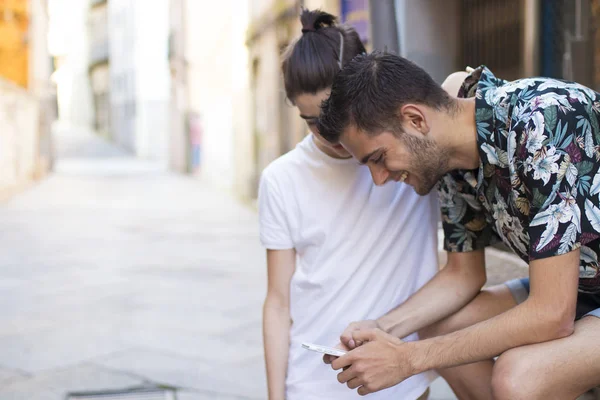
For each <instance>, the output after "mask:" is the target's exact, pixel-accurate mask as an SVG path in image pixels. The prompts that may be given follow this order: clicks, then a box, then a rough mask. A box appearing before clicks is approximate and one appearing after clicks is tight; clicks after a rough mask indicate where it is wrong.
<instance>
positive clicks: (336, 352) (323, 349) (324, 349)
mask: <svg viewBox="0 0 600 400" xmlns="http://www.w3.org/2000/svg"><path fill="white" fill-rule="evenodd" d="M302 347H303V348H305V349H306V350H311V351H316V352H317V353H322V354H329V355H330V356H336V357H341V356H343V355H344V354H346V351H344V350H340V349H336V348H334V347H328V346H321V345H318V344H312V343H302Z"/></svg>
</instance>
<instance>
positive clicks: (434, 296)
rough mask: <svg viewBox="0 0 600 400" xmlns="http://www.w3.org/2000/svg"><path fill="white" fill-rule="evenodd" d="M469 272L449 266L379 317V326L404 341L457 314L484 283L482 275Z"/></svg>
mask: <svg viewBox="0 0 600 400" xmlns="http://www.w3.org/2000/svg"><path fill="white" fill-rule="evenodd" d="M468 272H469V271H465V270H464V269H460V268H451V267H449V266H448V267H446V268H444V269H442V270H441V271H440V272H438V273H437V275H436V276H435V277H433V278H432V279H431V281H429V282H428V283H427V284H426V285H425V286H423V287H422V288H421V289H420V290H419V291H418V292H417V293H415V294H414V295H413V296H412V297H410V298H409V299H408V300H407V301H406V302H404V303H402V304H401V305H400V306H398V307H396V308H395V309H394V310H392V311H390V312H389V313H387V314H386V315H384V316H382V317H381V318H379V319H378V320H377V322H378V324H379V326H380V327H381V329H382V330H384V331H386V332H388V333H389V334H391V335H393V336H396V337H398V338H403V337H406V336H408V335H410V334H411V333H414V332H416V331H418V330H420V329H423V328H425V327H426V326H429V325H431V324H433V323H435V322H437V321H439V320H441V319H443V318H445V317H447V316H449V315H451V314H453V313H455V312H457V311H458V310H460V309H461V308H462V307H464V306H465V305H466V304H467V303H468V302H469V301H471V300H472V299H473V298H474V297H475V296H476V295H477V294H478V293H479V291H480V290H481V288H482V287H483V285H484V283H485V274H482V275H481V277H480V276H477V274H473V273H472V271H471V273H468Z"/></svg>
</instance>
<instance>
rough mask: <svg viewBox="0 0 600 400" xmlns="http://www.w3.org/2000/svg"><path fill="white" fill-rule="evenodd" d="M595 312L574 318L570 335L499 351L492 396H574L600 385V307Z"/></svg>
mask: <svg viewBox="0 0 600 400" xmlns="http://www.w3.org/2000/svg"><path fill="white" fill-rule="evenodd" d="M597 315H598V317H594V316H587V317H584V318H582V319H581V320H579V321H577V322H576V323H575V332H574V333H573V334H572V335H571V336H569V337H566V338H562V339H558V340H552V341H550V342H545V343H538V344H534V345H529V346H522V347H517V348H514V349H511V350H508V351H507V352H505V353H504V354H502V355H501V356H500V357H499V358H498V360H497V361H496V364H495V366H494V368H493V374H492V390H493V393H494V396H495V398H496V399H498V400H503V399H510V400H520V399H528V400H535V399H544V400H553V399H557V400H562V399H575V398H576V397H577V396H579V395H581V394H583V393H585V392H586V391H587V390H589V389H591V388H593V387H595V386H598V385H600V342H599V341H598V338H599V337H600V310H598V313H597Z"/></svg>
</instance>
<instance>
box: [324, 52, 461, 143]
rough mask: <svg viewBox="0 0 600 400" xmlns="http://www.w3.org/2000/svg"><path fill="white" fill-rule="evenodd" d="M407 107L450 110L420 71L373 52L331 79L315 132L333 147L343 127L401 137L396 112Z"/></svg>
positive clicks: (403, 61)
mask: <svg viewBox="0 0 600 400" xmlns="http://www.w3.org/2000/svg"><path fill="white" fill-rule="evenodd" d="M407 103H415V104H423V105H427V106H429V107H432V108H435V109H443V108H447V109H451V108H452V106H453V104H454V102H453V100H452V98H451V97H450V96H449V95H448V93H447V92H446V91H444V90H443V89H442V88H441V86H440V85H438V84H437V83H436V82H435V81H434V80H433V78H431V76H429V74H428V73H427V72H425V70H423V69H422V68H421V67H419V66H418V65H416V64H414V63H412V62H410V61H409V60H407V59H405V58H403V57H399V56H396V55H394V54H390V53H386V52H379V51H375V52H372V53H370V54H361V55H358V56H356V57H355V58H354V59H353V60H352V61H350V62H349V63H348V64H347V65H346V66H345V67H344V69H343V70H341V71H340V72H339V73H338V75H337V76H336V78H335V80H334V82H333V85H332V86H331V95H330V96H329V98H328V99H327V100H325V101H324V102H323V104H322V106H321V116H320V118H319V123H318V129H319V133H320V134H321V135H322V136H323V137H324V138H325V139H327V140H328V141H329V142H331V143H337V142H338V141H339V139H340V136H341V135H342V133H343V132H344V130H345V129H346V128H348V126H350V125H353V126H355V127H356V128H357V129H359V130H361V131H363V132H365V133H367V134H371V135H376V134H379V133H381V132H383V131H392V132H394V133H398V134H399V133H401V132H402V127H401V126H402V125H401V122H402V121H401V117H400V116H399V115H398V111H399V109H400V107H402V106H403V105H404V104H407Z"/></svg>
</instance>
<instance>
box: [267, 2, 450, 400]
mask: <svg viewBox="0 0 600 400" xmlns="http://www.w3.org/2000/svg"><path fill="white" fill-rule="evenodd" d="M300 19H301V22H302V35H301V36H300V37H299V38H298V39H297V41H295V42H294V43H293V44H292V45H291V46H290V47H289V48H288V49H287V50H286V52H285V54H284V60H283V63H282V70H283V77H284V81H285V88H286V94H287V97H288V98H289V99H290V101H291V102H292V103H293V104H294V105H295V106H296V107H297V108H298V111H299V113H300V117H301V118H303V119H304V120H306V123H307V124H308V128H309V130H310V131H311V132H310V133H309V134H308V135H307V136H306V138H305V139H304V140H303V141H302V142H301V143H299V144H298V145H297V146H296V148H295V149H294V150H292V151H290V152H289V153H287V154H286V155H284V156H282V157H280V158H279V159H277V160H275V161H274V162H273V163H271V164H270V165H269V166H268V167H267V168H266V169H265V170H264V172H263V174H262V177H261V183H260V191H259V213H260V237H261V242H262V244H263V246H264V247H265V248H266V249H267V268H268V291H267V296H266V299H265V303H264V324H263V325H264V347H265V359H266V365H267V380H268V391H269V399H270V400H283V399H288V400H317V399H319V400H321V399H357V398H359V397H360V396H359V395H358V394H357V393H356V391H354V390H350V389H349V388H348V387H346V386H345V385H341V384H340V383H338V382H337V379H336V372H335V371H333V370H332V369H331V368H330V366H328V365H325V364H324V363H323V361H322V358H321V355H319V354H318V353H315V352H311V351H308V350H305V349H303V348H302V346H301V344H302V343H303V342H310V343H315V344H320V345H328V346H333V345H335V344H337V343H338V342H339V335H340V333H341V332H343V330H344V328H345V327H346V326H347V325H348V324H349V323H350V322H352V321H361V320H364V319H373V320H374V319H375V318H378V317H380V316H382V315H384V314H386V313H387V312H388V311H390V310H391V309H393V308H394V307H396V306H398V305H399V304H400V303H402V302H403V301H405V300H406V299H407V298H408V297H410V295H411V294H413V293H414V292H416V291H417V290H418V289H419V288H420V287H421V286H422V285H423V284H425V283H426V282H427V281H428V280H429V279H430V278H431V277H432V276H433V275H434V274H435V272H436V271H437V213H438V209H437V203H436V198H435V197H434V196H426V197H420V196H418V195H417V194H416V193H415V192H414V191H413V190H412V188H410V187H409V186H406V185H404V184H402V183H401V182H397V181H400V180H401V179H402V177H397V179H396V180H397V181H392V182H388V183H386V184H385V185H382V186H375V185H374V183H373V180H372V178H371V176H370V172H369V167H368V166H364V165H360V164H359V163H358V162H357V161H356V160H354V159H352V158H351V157H350V154H349V153H348V152H347V151H346V150H345V149H344V148H343V147H342V146H339V145H331V144H329V143H328V142H327V141H326V140H324V139H323V138H321V137H320V136H319V132H318V131H317V130H316V121H317V118H318V117H319V112H320V108H319V106H320V104H321V102H322V101H323V100H324V99H326V98H327V96H328V89H329V87H330V85H331V83H332V82H333V79H334V77H335V75H336V74H337V72H338V71H339V70H340V68H342V67H343V65H344V63H346V62H349V61H350V60H351V59H352V58H353V57H354V56H355V55H357V54H360V53H362V52H364V51H365V49H364V46H363V44H362V43H361V41H360V38H359V36H358V34H357V33H356V32H355V31H354V30H353V29H352V28H350V27H346V26H338V25H336V24H335V17H333V16H332V15H330V14H327V13H325V12H321V11H306V10H305V11H304V12H303V13H302V15H301V17H300ZM415 250H417V251H415ZM374 324H376V323H375V322H374ZM415 339H416V336H414V335H413V336H410V337H408V338H406V340H415ZM429 383H430V376H428V375H417V376H415V377H413V378H410V379H408V380H406V381H405V382H403V383H401V384H399V385H397V386H395V387H392V388H389V389H387V390H384V391H382V392H378V393H376V394H373V395H371V396H372V398H373V399H398V400H400V399H403V400H413V399H417V398H419V397H420V396H422V395H423V394H424V393H425V392H426V390H427V388H428V386H429Z"/></svg>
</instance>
